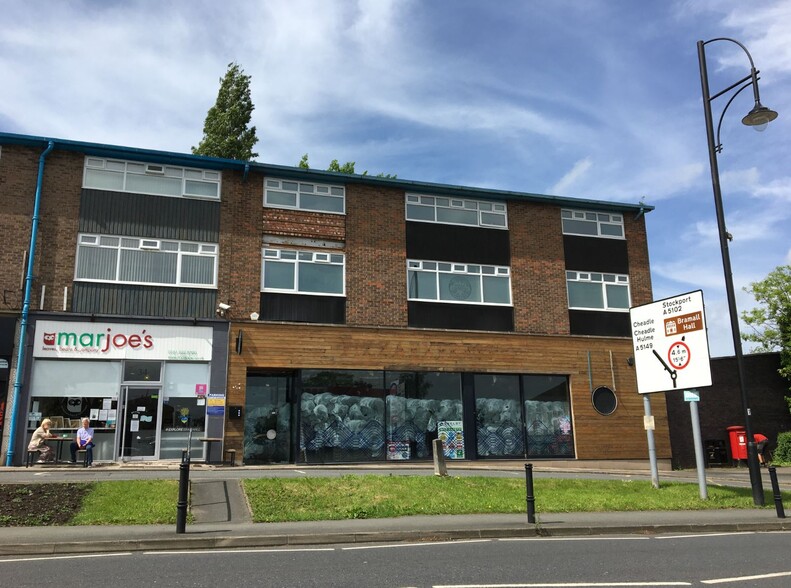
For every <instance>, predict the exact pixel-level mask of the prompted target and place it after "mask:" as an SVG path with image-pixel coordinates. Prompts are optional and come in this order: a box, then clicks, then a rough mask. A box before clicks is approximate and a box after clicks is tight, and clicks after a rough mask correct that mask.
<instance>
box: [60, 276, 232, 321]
mask: <svg viewBox="0 0 791 588" xmlns="http://www.w3.org/2000/svg"><path fill="white" fill-rule="evenodd" d="M216 304H217V291H216V290H204V289H202V288H167V287H160V286H133V285H129V284H97V283H92V282H74V294H73V296H72V305H71V306H72V312H80V313H91V314H119V315H129V316H167V317H191V318H192V317H195V318H211V317H213V316H214V312H215V309H216V308H217V306H216Z"/></svg>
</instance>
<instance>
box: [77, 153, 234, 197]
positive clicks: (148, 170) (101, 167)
mask: <svg viewBox="0 0 791 588" xmlns="http://www.w3.org/2000/svg"><path fill="white" fill-rule="evenodd" d="M141 168H142V169H141ZM89 170H96V171H103V172H109V173H117V174H119V175H120V176H122V178H123V179H122V182H121V184H122V185H121V189H120V190H117V189H113V190H111V191H113V192H127V193H131V194H149V195H152V196H165V197H168V198H190V199H193V198H194V199H198V200H220V194H221V193H222V172H219V171H216V170H208V169H199V168H193V167H181V166H177V165H164V164H158V163H141V162H139V161H127V160H122V159H106V158H102V157H92V156H86V157H85V166H84V168H83V174H82V187H83V188H88V189H94V190H107V189H108V188H105V187H102V186H91V185H89V183H88V171H89ZM141 171H142V173H141ZM130 175H143V176H160V177H168V178H178V179H181V194H180V195H175V194H168V193H164V192H145V191H143V192H141V191H140V190H136V189H135V190H132V189H128V188H127V184H128V178H129V176H130ZM188 182H200V183H202V184H207V185H215V186H217V195H216V196H207V195H205V194H196V193H194V192H193V193H190V192H189V189H188V187H187V186H188Z"/></svg>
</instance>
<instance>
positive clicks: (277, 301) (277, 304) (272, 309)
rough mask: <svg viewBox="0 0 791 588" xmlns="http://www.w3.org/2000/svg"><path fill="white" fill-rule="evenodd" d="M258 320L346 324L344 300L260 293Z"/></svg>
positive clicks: (341, 297) (333, 297)
mask: <svg viewBox="0 0 791 588" xmlns="http://www.w3.org/2000/svg"><path fill="white" fill-rule="evenodd" d="M259 314H260V319H261V320H264V321H290V322H296V323H322V324H334V325H342V324H345V323H346V298H344V297H343V296H306V295H304V294H281V293H275V292H262V293H261V308H260V313H259Z"/></svg>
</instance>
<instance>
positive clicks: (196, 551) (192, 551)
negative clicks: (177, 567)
mask: <svg viewBox="0 0 791 588" xmlns="http://www.w3.org/2000/svg"><path fill="white" fill-rule="evenodd" d="M307 551H335V548H334V547H319V548H315V549H310V548H290V549H289V548H286V549H274V548H272V549H190V550H189V551H144V552H143V555H192V554H200V555H206V554H211V553H287V552H297V553H304V552H307Z"/></svg>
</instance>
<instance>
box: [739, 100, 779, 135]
mask: <svg viewBox="0 0 791 588" xmlns="http://www.w3.org/2000/svg"><path fill="white" fill-rule="evenodd" d="M776 118H777V113H776V112H775V111H774V110H772V109H771V108H767V107H766V106H764V105H762V104H761V103H760V102H756V103H755V107H754V108H753V109H752V110H751V111H750V112H748V113H747V116H745V117H744V118H743V119H742V124H745V125H747V126H748V127H756V130H760V131H762V130H764V129H765V128H766V125H767V124H768V123H770V122H772V121H773V120H774V119H776Z"/></svg>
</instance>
